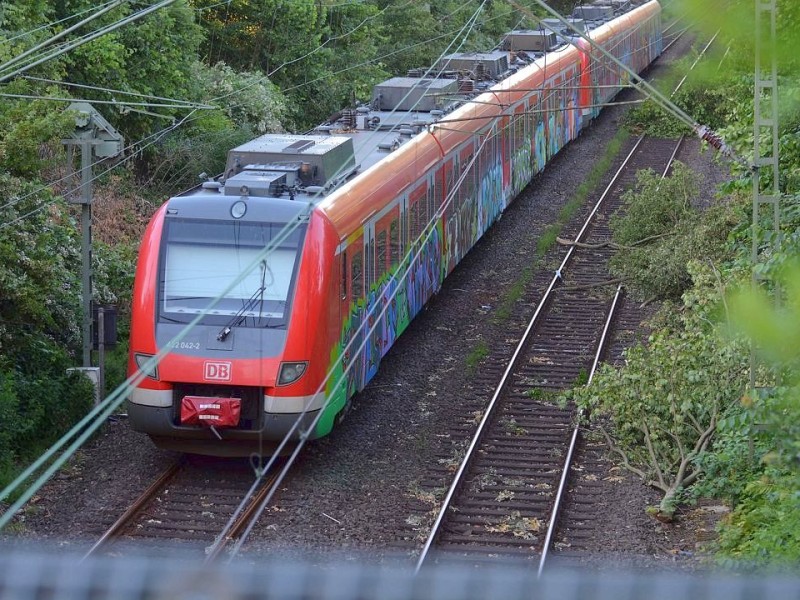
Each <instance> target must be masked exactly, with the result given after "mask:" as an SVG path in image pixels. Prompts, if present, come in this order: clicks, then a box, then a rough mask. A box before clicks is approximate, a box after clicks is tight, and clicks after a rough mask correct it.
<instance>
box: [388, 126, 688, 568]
mask: <svg viewBox="0 0 800 600" xmlns="http://www.w3.org/2000/svg"><path fill="white" fill-rule="evenodd" d="M675 146H676V144H675V141H674V140H658V139H652V138H644V137H642V138H639V140H637V141H636V142H635V144H634V145H633V147H632V148H630V151H629V153H628V155H627V158H626V159H625V161H624V163H623V164H622V166H620V168H619V169H618V170H617V172H616V174H615V176H614V177H613V179H612V181H611V182H610V183H609V184H608V186H607V187H606V188H605V191H604V192H603V194H602V196H601V198H600V199H599V200H598V201H597V203H596V205H595V206H594V209H593V210H592V211H591V213H590V214H589V216H588V218H587V219H586V221H585V223H584V225H583V227H582V228H581V230H580V231H579V232H577V234H576V235H574V237H573V236H571V237H570V239H574V240H575V244H573V245H570V246H569V248H568V250H567V252H566V254H565V256H564V259H563V261H562V262H561V264H560V266H559V267H558V269H557V270H556V273H555V275H553V276H552V278H550V281H549V283H548V284H547V286H546V290H545V292H544V294H543V295H541V297H540V298H539V299H538V303H537V304H536V307H535V310H534V311H533V316H532V317H531V318H530V320H529V321H528V322H527V324H526V325H522V326H521V325H520V324H519V323H509V328H508V336H507V343H506V344H505V345H504V347H503V348H499V349H498V350H497V351H495V352H494V353H493V354H492V355H491V356H490V357H489V359H488V360H487V361H486V363H485V364H484V365H483V366H482V368H481V373H480V375H479V377H476V384H475V387H474V395H473V397H471V398H465V405H466V406H467V407H468V410H469V411H470V415H471V416H470V417H468V418H466V419H465V420H464V421H463V422H462V423H459V424H457V425H455V426H453V427H452V428H451V429H450V431H448V432H447V434H446V435H447V436H448V437H449V439H450V450H451V453H450V455H449V456H443V457H441V458H440V459H439V464H438V465H437V468H435V469H432V471H431V474H430V477H429V478H428V479H427V480H426V481H424V482H422V484H421V487H422V490H421V493H422V494H429V495H434V496H436V497H437V498H439V497H441V493H442V491H443V490H445V489H446V490H447V492H446V494H445V495H444V498H443V500H442V502H441V506H440V507H439V510H438V513H437V514H436V517H435V520H434V521H433V525H432V526H431V530H430V534H429V536H428V538H427V539H426V541H425V545H424V547H423V549H422V552H421V554H420V556H419V560H418V563H417V569H419V568H421V566H422V565H423V564H424V563H425V562H426V561H430V560H438V559H439V558H441V557H443V556H453V555H456V556H458V557H464V556H469V557H472V558H473V559H476V560H477V559H480V560H483V559H485V558H493V557H497V556H503V557H508V556H516V557H519V558H523V559H527V560H534V559H537V560H539V561H540V569H541V568H542V566H543V564H544V558H545V556H546V550H547V548H548V547H549V545H550V541H551V539H554V540H558V541H559V543H561V544H564V543H566V542H564V539H565V535H564V534H561V533H558V532H556V531H555V530H554V527H555V525H556V524H558V523H559V518H558V514H557V504H558V499H559V498H560V497H561V496H562V495H563V493H562V492H563V490H566V489H568V486H567V485H566V482H567V476H568V474H569V472H570V466H569V462H566V463H565V458H566V457H569V456H571V455H572V453H573V448H574V446H575V442H576V440H577V439H578V436H577V434H576V430H575V422H576V416H577V415H576V412H575V409H574V408H573V407H571V406H560V405H559V404H558V403H557V402H556V401H555V396H556V395H557V393H558V392H559V391H561V390H564V389H566V388H569V387H571V386H574V385H580V384H585V383H586V382H587V380H588V378H589V377H590V373H591V371H592V369H593V364H596V362H597V361H598V360H599V358H600V355H601V354H602V353H603V351H604V350H605V346H606V342H605V340H606V337H607V336H606V333H607V331H608V330H609V329H610V328H611V323H612V317H613V312H612V307H613V308H616V307H617V306H619V304H620V290H619V289H615V287H614V286H611V285H608V283H609V275H608V272H607V263H608V260H609V258H610V257H611V255H612V250H611V249H610V248H608V247H607V246H604V245H603V244H604V242H607V241H608V240H609V239H610V235H611V234H610V230H609V226H608V219H609V217H610V215H612V214H613V213H614V212H615V211H616V210H617V209H618V208H619V207H620V206H621V203H622V200H621V196H622V194H623V193H624V191H625V190H626V189H628V188H630V187H632V186H633V184H634V183H635V177H636V172H637V171H638V170H640V169H643V168H653V169H654V170H658V171H660V172H666V171H667V170H668V168H669V164H671V162H672V161H673V159H674V158H675V154H676V152H677V148H676V147H675ZM542 283H543V282H542V281H539V284H540V285H541V284H542ZM521 329H524V330H525V333H524V334H523V335H522V337H521V338H520V334H519V330H521ZM517 340H519V341H518V342H517ZM619 351H620V349H619V348H615V350H614V352H615V353H616V352H619ZM509 357H510V358H509ZM489 398H491V399H490V400H489ZM476 424H477V428H476ZM454 473H455V474H454ZM570 498H571V499H572V497H570ZM572 501H575V502H577V500H574V499H572ZM431 516H432V515H431V512H430V506H429V505H424V506H421V507H419V511H418V512H417V514H416V515H414V516H412V518H411V519H409V524H410V525H414V524H418V523H424V522H425V521H426V520H428V519H430V517H431ZM581 518H582V519H584V520H585V519H586V517H585V515H584V516H582V517H581ZM562 523H563V520H562ZM576 527H579V526H578V525H573V529H572V530H571V532H572V533H571V534H570V535H573V534H574V532H575V531H577V529H575V528H576ZM562 528H563V525H562ZM401 537H405V539H406V541H409V540H411V539H413V538H412V536H411V535H410V533H409V532H408V531H407V532H404V533H401Z"/></svg>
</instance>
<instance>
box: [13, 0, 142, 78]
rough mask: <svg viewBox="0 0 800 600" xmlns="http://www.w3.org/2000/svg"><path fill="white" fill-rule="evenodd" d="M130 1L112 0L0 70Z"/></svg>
mask: <svg viewBox="0 0 800 600" xmlns="http://www.w3.org/2000/svg"><path fill="white" fill-rule="evenodd" d="M128 1H129V0H114V2H112V3H111V4H108V5H106V6H105V7H103V8H101V9H100V10H98V11H97V12H96V13H94V14H93V15H91V16H89V17H86V18H85V19H84V20H83V21H80V22H79V23H75V25H72V26H71V27H67V28H66V29H65V30H64V31H61V32H59V33H57V34H56V35H54V36H53V37H51V38H48V39H46V40H44V41H43V42H41V43H39V44H36V45H35V46H34V47H33V48H29V49H28V50H26V51H25V52H23V53H22V54H18V55H17V56H15V57H14V58H12V59H9V60H7V61H6V62H5V63H3V64H2V65H0V71H5V70H6V69H7V68H9V67H11V66H13V65H14V64H16V63H18V62H19V61H21V60H22V59H23V58H26V57H28V56H30V55H31V54H34V53H35V52H37V51H38V50H41V49H42V48H44V47H46V46H49V45H50V44H52V43H53V42H55V41H56V40H58V39H61V38H62V37H64V36H65V35H68V34H70V33H72V32H73V31H75V30H76V29H80V28H81V27H83V26H84V25H86V24H87V23H89V22H91V21H94V20H95V19H96V18H98V17H100V16H102V15H104V14H106V13H107V12H109V11H111V10H114V9H115V8H117V7H118V6H121V5H122V4H123V3H125V2H128Z"/></svg>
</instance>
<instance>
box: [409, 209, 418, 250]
mask: <svg viewBox="0 0 800 600" xmlns="http://www.w3.org/2000/svg"><path fill="white" fill-rule="evenodd" d="M408 234H409V235H408V237H409V241H410V243H412V244H413V243H414V242H415V241H416V239H417V237H418V236H419V202H415V203H414V204H413V205H412V206H411V210H410V211H409V227H408Z"/></svg>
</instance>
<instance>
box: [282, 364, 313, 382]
mask: <svg viewBox="0 0 800 600" xmlns="http://www.w3.org/2000/svg"><path fill="white" fill-rule="evenodd" d="M307 367H308V363H307V362H285V363H281V368H280V370H279V371H278V385H289V384H290V383H294V382H295V381H297V380H298V379H300V378H301V377H302V376H303V373H305V372H306V368H307Z"/></svg>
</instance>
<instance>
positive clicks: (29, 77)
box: [0, 5, 500, 229]
mask: <svg viewBox="0 0 800 600" xmlns="http://www.w3.org/2000/svg"><path fill="white" fill-rule="evenodd" d="M462 8H463V5H462V6H461V7H459V8H457V9H456V10H454V11H452V12H451V13H449V15H453V14H456V13H457V12H458V11H459V10H461V9H462ZM493 18H500V16H498V17H493ZM463 29H464V26H462V27H461V28H459V29H458V30H453V31H450V32H446V33H443V34H440V35H437V36H434V37H433V38H429V39H427V40H424V41H421V42H417V43H415V44H410V45H408V46H405V47H403V48H400V49H397V50H395V51H392V52H389V53H387V54H384V55H381V56H379V57H376V58H373V59H371V60H369V61H365V62H363V63H359V64H357V65H353V66H350V67H347V68H345V69H341V70H339V71H336V72H334V73H330V74H328V75H326V76H323V77H318V78H316V79H313V80H310V81H306V82H304V83H302V84H298V85H296V86H293V87H291V88H287V89H285V90H283V91H284V92H288V91H293V90H296V89H300V88H302V87H305V86H307V85H311V84H313V83H317V82H319V81H323V80H325V79H328V78H330V77H334V76H336V75H340V74H342V73H344V72H347V71H350V70H352V69H355V68H359V67H362V66H365V65H368V64H371V63H373V62H379V61H381V60H383V59H384V58H387V57H389V56H393V55H395V54H400V53H402V52H405V51H409V50H412V49H413V48H416V47H417V46H420V45H424V44H429V43H430V42H432V41H435V40H437V39H441V38H443V37H447V36H453V35H458V34H459V33H460V32H461V31H463ZM283 66H285V65H280V66H279V67H276V68H275V69H274V70H273V71H272V72H273V73H274V72H276V71H277V70H279V69H281V68H282V67H283ZM24 77H25V78H27V79H32V80H40V81H44V82H53V83H60V84H62V85H78V84H67V83H65V82H56V81H55V80H49V79H43V78H35V77H31V76H28V75H26V76H24ZM264 82H267V83H268V82H269V79H268V77H267V76H266V75H265V76H263V77H261V78H258V80H257V81H256V82H254V83H251V84H248V85H246V86H244V87H242V88H239V89H236V90H233V91H232V92H230V93H226V94H223V95H220V96H217V97H215V98H212V99H210V100H209V103H213V102H216V101H219V100H222V99H225V98H227V97H230V96H233V95H236V94H238V93H241V92H244V91H246V90H247V89H249V88H250V87H252V86H254V85H258V84H259V83H264ZM152 97H153V98H155V99H164V100H169V101H172V99H168V98H161V97H159V96H152ZM178 102H180V101H178ZM237 106H240V105H238V104H232V105H229V106H228V108H236V107H237ZM198 118H199V117H192V116H191V115H187V117H186V118H183V119H181V121H180V123H179V124H186V123H191V122H192V121H194V120H196V119H198ZM169 129H173V127H172V126H170V127H167V128H166V129H164V130H162V131H167V130H169ZM160 133H161V132H156V133H155V134H153V135H160ZM201 135H203V134H201ZM148 137H150V136H148ZM146 139H148V138H144V140H146ZM144 140H142V141H144ZM133 146H134V145H133V144H132V145H131V146H129V147H133ZM126 149H127V148H126ZM102 162H103V160H102V159H101V160H97V161H95V162H93V163H92V164H91V166H92V167H94V166H97V165H98V164H100V163H102ZM118 164H119V163H118ZM118 164H117V165H115V167H116V166H118ZM110 170H112V169H107V170H106V171H103V172H101V173H99V174H97V175H95V176H93V177H92V179H91V181H95V180H97V179H98V178H100V177H102V176H103V175H105V174H106V173H108V172H109V171H110ZM70 178H71V176H69V175H68V176H65V177H61V178H59V179H56V180H54V181H51V182H49V183H47V184H45V185H42V186H40V187H38V188H37V189H35V190H32V191H31V192H28V193H27V194H24V195H22V196H20V197H18V198H15V199H12V200H11V201H9V202H7V203H6V204H4V205H2V206H0V210H3V209H5V208H8V207H10V206H13V205H15V204H17V203H19V202H22V201H23V200H25V199H26V198H28V197H30V196H33V195H35V194H37V193H40V192H42V191H44V190H45V189H47V188H49V187H51V186H53V185H55V184H57V183H61V182H63V181H66V180H67V179H70ZM52 202H55V200H54V201H52ZM52 202H50V203H49V204H52ZM49 204H48V205H49ZM43 208H45V207H42V209H43ZM36 212H39V211H38V210H36V211H32V212H31V213H29V215H32V214H35V213H36ZM18 221H19V220H17V221H16V222H18ZM2 228H3V225H2V224H0V229H2Z"/></svg>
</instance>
